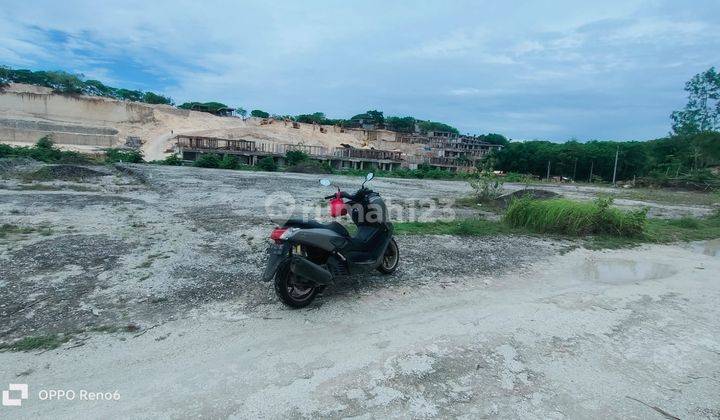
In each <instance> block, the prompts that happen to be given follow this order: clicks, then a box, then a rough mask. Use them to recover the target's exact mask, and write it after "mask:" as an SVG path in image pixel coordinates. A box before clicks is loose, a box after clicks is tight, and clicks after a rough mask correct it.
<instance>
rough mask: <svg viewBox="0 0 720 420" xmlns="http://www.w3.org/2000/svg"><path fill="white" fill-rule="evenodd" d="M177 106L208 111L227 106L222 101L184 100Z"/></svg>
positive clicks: (215, 110)
mask: <svg viewBox="0 0 720 420" xmlns="http://www.w3.org/2000/svg"><path fill="white" fill-rule="evenodd" d="M178 108H182V109H202V110H207V111H208V112H217V111H218V110H220V109H223V108H229V107H228V106H227V105H225V104H224V103H222V102H185V103H183V104H182V105H178Z"/></svg>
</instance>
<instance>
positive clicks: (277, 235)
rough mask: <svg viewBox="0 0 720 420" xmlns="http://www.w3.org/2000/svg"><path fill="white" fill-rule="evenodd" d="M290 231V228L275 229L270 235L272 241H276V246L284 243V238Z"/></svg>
mask: <svg viewBox="0 0 720 420" xmlns="http://www.w3.org/2000/svg"><path fill="white" fill-rule="evenodd" d="M287 230H288V228H275V229H274V230H273V231H272V232H271V233H270V239H272V240H273V241H275V243H276V244H280V243H282V236H283V234H284V233H285V232H286V231H287Z"/></svg>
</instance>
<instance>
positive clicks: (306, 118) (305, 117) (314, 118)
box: [294, 112, 327, 124]
mask: <svg viewBox="0 0 720 420" xmlns="http://www.w3.org/2000/svg"><path fill="white" fill-rule="evenodd" d="M294 119H295V121H297V122H301V123H306V124H313V123H315V124H326V123H327V119H326V118H325V114H324V113H322V112H314V113H312V114H300V115H298V116H296V117H295V118H294Z"/></svg>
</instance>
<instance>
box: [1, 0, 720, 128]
mask: <svg viewBox="0 0 720 420" xmlns="http://www.w3.org/2000/svg"><path fill="white" fill-rule="evenodd" d="M718 28H720V2H719V1H717V0H689V1H640V0H621V1H616V0H604V1H598V2H589V1H588V2H585V1H582V2H581V1H575V0H572V1H564V0H563V1H540V0H536V1H503V2H501V1H479V0H477V1H452V0H447V1H439V0H438V1H432V2H430V1H427V2H426V1H418V0H414V1H410V0H407V1H387V0H386V1H373V0H365V1H362V2H357V1H339V0H338V1H325V2H319V1H282V2H281V1H256V2H249V1H248V2H245V1H228V2H219V1H197V0H196V1H187V2H185V1H172V2H163V1H138V2H135V1H131V0H125V1H122V2H114V1H92V2H90V1H85V2H84V1H69V0H65V1H42V0H35V1H31V2H30V1H26V2H21V1H15V0H13V1H8V0H0V64H2V65H8V66H11V67H22V68H30V69H33V70H40V69H47V70H54V69H62V70H66V71H70V72H79V73H83V74H85V75H86V76H87V77H88V78H95V79H99V80H101V81H103V82H105V83H107V84H111V85H114V86H120V87H129V88H135V89H143V90H153V91H157V92H161V93H165V94H168V95H170V96H172V97H173V98H174V99H175V100H176V101H177V102H183V101H186V100H198V101H209V100H219V101H221V102H225V103H227V104H230V105H235V106H242V107H244V108H246V109H254V108H260V109H264V110H267V111H269V112H271V113H276V114H298V113H309V112H315V111H322V112H325V113H326V114H327V115H328V116H330V117H336V118H337V117H348V116H351V115H354V114H356V113H360V112H362V111H365V110H367V109H379V110H382V111H384V112H385V115H400V116H404V115H413V116H416V117H418V118H422V119H431V120H435V121H443V122H447V123H450V124H452V125H454V126H456V127H458V128H459V129H460V130H461V131H462V132H470V133H485V132H499V133H503V134H506V135H507V136H509V137H511V138H514V139H548V140H555V141H564V140H568V139H570V138H577V139H580V140H590V139H608V140H621V139H648V138H654V137H659V136H663V135H665V134H666V133H667V132H668V130H669V126H670V123H669V118H668V115H669V114H670V112H671V111H672V110H674V109H678V108H680V107H682V106H683V104H684V100H685V94H684V92H683V90H682V89H683V85H684V83H685V81H686V80H688V79H689V78H690V77H692V76H693V75H694V74H696V73H698V72H701V71H703V70H706V69H707V68H709V67H710V66H720V36H719V35H720V30H718Z"/></svg>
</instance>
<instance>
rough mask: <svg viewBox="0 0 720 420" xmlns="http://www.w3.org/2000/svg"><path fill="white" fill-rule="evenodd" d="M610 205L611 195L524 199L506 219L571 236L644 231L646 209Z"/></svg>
mask: <svg viewBox="0 0 720 420" xmlns="http://www.w3.org/2000/svg"><path fill="white" fill-rule="evenodd" d="M610 204H612V199H610V198H600V199H597V200H595V201H593V202H578V201H572V200H567V199H562V198H558V199H552V200H532V199H529V198H521V199H517V200H513V201H512V202H511V203H510V206H509V207H508V210H507V212H506V213H505V216H504V218H503V220H504V222H505V223H507V224H508V225H510V226H511V227H514V228H525V229H529V230H532V231H534V232H538V233H555V234H561V235H569V236H585V235H592V234H599V235H609V236H619V237H633V236H638V235H641V234H642V233H643V230H644V228H645V225H646V223H647V218H646V213H647V211H646V210H634V211H622V210H619V209H616V208H612V207H610Z"/></svg>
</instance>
